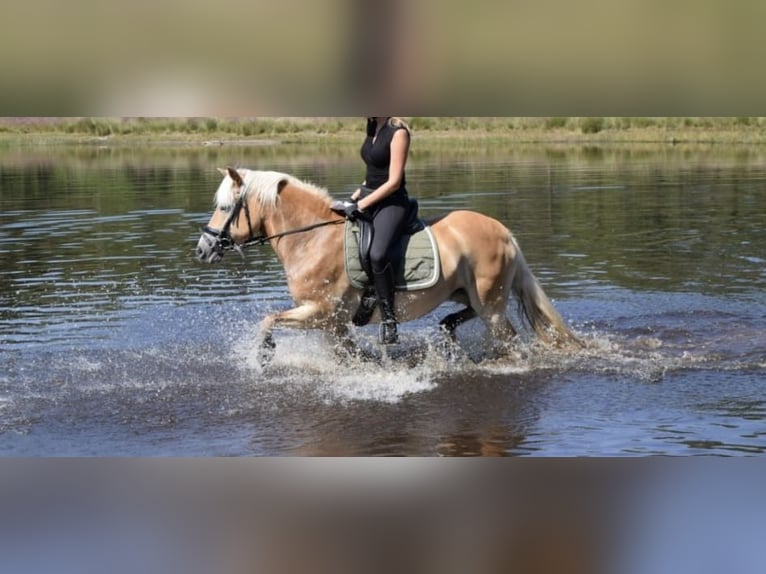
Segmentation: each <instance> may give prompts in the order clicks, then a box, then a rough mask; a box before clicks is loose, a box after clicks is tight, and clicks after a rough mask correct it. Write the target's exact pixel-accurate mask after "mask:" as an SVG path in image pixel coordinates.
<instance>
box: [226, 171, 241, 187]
mask: <svg viewBox="0 0 766 574" xmlns="http://www.w3.org/2000/svg"><path fill="white" fill-rule="evenodd" d="M226 171H227V172H228V174H229V177H230V178H231V179H232V180H234V183H236V184H237V187H242V186H243V185H244V184H245V182H244V181H242V176H241V175H239V172H238V171H237V170H236V169H234V168H233V167H227V168H226Z"/></svg>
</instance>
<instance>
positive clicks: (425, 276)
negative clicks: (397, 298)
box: [343, 221, 441, 291]
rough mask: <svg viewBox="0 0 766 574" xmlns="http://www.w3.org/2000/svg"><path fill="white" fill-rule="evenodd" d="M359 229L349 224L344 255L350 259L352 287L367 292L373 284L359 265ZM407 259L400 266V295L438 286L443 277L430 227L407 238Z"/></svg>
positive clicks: (398, 286) (348, 264) (345, 237)
mask: <svg viewBox="0 0 766 574" xmlns="http://www.w3.org/2000/svg"><path fill="white" fill-rule="evenodd" d="M358 237H359V226H358V225H357V224H356V223H355V222H352V221H347V222H346V230H345V235H344V241H343V251H344V254H345V259H346V274H347V275H348V278H349V281H351V285H352V286H354V287H356V288H357V289H363V288H364V287H366V286H367V285H368V284H369V283H370V279H369V277H367V273H365V272H364V269H363V268H362V263H361V261H359V242H358ZM402 241H404V242H406V244H407V245H406V255H405V257H404V261H403V262H399V263H398V265H396V288H397V289H398V290H400V291H417V290H418V289H429V288H430V287H433V286H434V285H436V283H437V282H438V281H439V277H440V276H441V265H440V260H439V247H438V245H437V244H436V240H435V239H434V236H433V233H431V228H430V227H428V226H427V225H426V226H425V227H424V229H423V230H422V231H418V232H417V233H416V234H414V235H407V236H405V237H404V238H403V239H402Z"/></svg>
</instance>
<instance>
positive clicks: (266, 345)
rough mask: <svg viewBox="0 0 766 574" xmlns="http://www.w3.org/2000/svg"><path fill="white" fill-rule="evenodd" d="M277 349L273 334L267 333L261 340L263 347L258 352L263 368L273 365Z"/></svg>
mask: <svg viewBox="0 0 766 574" xmlns="http://www.w3.org/2000/svg"><path fill="white" fill-rule="evenodd" d="M276 348H277V344H276V343H275V342H274V337H273V336H272V334H271V333H266V334H265V335H264V336H263V339H262V340H261V346H260V349H259V350H258V362H259V363H260V365H261V367H263V368H265V367H268V366H269V365H270V364H271V361H272V359H273V358H274V353H275V352H276Z"/></svg>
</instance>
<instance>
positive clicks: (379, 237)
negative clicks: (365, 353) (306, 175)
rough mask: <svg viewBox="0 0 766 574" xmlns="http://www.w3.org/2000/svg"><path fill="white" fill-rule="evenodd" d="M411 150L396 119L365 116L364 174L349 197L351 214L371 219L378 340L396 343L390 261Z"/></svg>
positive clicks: (404, 205)
mask: <svg viewBox="0 0 766 574" xmlns="http://www.w3.org/2000/svg"><path fill="white" fill-rule="evenodd" d="M409 149H410V128H409V126H408V125H407V124H406V123H405V122H404V121H402V120H401V119H399V118H392V117H374V118H367V137H366V138H365V140H364V143H363V144H362V149H361V155H362V160H364V163H365V165H366V166H367V174H366V177H365V180H364V183H363V184H362V187H361V188H360V189H357V190H356V191H355V192H354V194H353V195H352V196H351V200H352V201H353V202H355V203H356V205H355V210H354V208H351V210H350V211H351V213H349V215H352V216H353V212H354V211H360V212H362V214H363V215H367V217H368V218H370V219H371V220H372V225H373V228H374V235H373V240H372V245H371V246H370V265H371V267H372V281H373V285H374V287H375V291H376V294H377V296H378V305H379V307H380V313H381V318H382V320H381V324H380V342H381V343H382V344H384V345H390V344H394V343H396V342H397V341H398V333H397V321H396V314H395V311H394V263H393V261H392V260H391V257H390V254H391V249H392V247H393V246H394V245H395V244H396V242H397V241H398V240H399V239H400V238H401V236H402V234H403V233H404V230H405V225H406V219H407V212H408V210H409V197H408V195H407V188H406V179H405V176H404V167H405V165H406V163H407V156H408V154H409Z"/></svg>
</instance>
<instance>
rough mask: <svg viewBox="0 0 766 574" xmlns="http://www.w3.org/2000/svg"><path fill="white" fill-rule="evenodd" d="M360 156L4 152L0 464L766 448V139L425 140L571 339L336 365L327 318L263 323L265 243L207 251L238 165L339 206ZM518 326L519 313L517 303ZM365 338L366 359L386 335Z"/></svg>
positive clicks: (413, 176) (447, 183)
mask: <svg viewBox="0 0 766 574" xmlns="http://www.w3.org/2000/svg"><path fill="white" fill-rule="evenodd" d="M356 154H357V152H356V150H355V146H350V147H342V146H341V147H333V146H317V147H309V146H290V145H283V146H276V147H257V148H248V147H235V148H227V147H224V148H215V149H212V148H201V149H198V148H194V147H187V148H171V147H162V146H160V147H158V148H156V149H150V150H142V149H137V148H130V147H113V148H109V147H101V148H95V147H77V146H64V147H51V148H19V149H4V150H2V152H0V257H1V258H2V267H0V454H3V455H21V456H25V455H53V456H59V455H62V456H68V455H78V456H79V455H85V456H90V455H108V456H176V455H191V456H213V455H233V456H239V455H244V456H249V455H420V456H439V455H445V456H453V455H487V456H488V455H535V456H570V455H615V456H623V455H624V456H636V455H648V454H670V455H691V454H713V455H735V456H736V455H752V454H761V453H763V452H764V450H766V376H765V375H766V289H764V287H766V265H765V263H766V192H765V191H764V183H765V182H766V150H764V149H762V148H760V147H743V148H728V147H716V146H710V147H699V148H688V147H670V146H667V147H664V146H637V145H636V146H615V147H610V146H606V147H599V148H588V147H572V146H561V147H557V146H547V147H546V146H527V147H524V146H511V145H506V144H499V145H498V144H497V143H492V142H490V143H488V144H487V145H486V146H483V145H482V146H476V145H473V146H465V147H464V146H460V145H447V144H437V145H432V146H426V145H425V144H421V145H420V147H415V148H414V149H413V156H412V160H411V164H410V166H409V170H408V178H409V180H410V182H411V191H412V193H413V195H416V196H417V197H418V198H419V199H420V201H421V210H422V211H423V212H424V213H425V214H435V213H440V212H443V211H446V210H449V209H456V208H468V209H475V210H478V211H482V212H484V213H487V214H490V215H492V216H494V217H496V218H498V219H500V220H501V221H503V222H504V223H505V224H507V225H508V226H509V227H511V228H512V229H513V230H514V233H515V234H516V236H517V238H518V240H519V243H520V244H521V247H522V249H523V251H524V253H525V255H526V258H527V260H528V262H529V264H530V266H531V267H532V269H533V271H534V272H535V274H536V275H537V276H538V278H539V279H540V280H541V282H542V284H543V286H544V287H545V289H546V291H547V293H548V294H549V295H550V296H551V297H552V298H553V300H554V303H555V305H556V306H557V308H558V309H559V311H560V312H561V314H562V315H563V316H564V317H565V319H566V320H567V321H568V322H569V323H570V325H572V327H573V328H574V330H575V331H576V332H577V333H578V334H579V335H580V336H581V337H582V338H583V339H584V340H585V341H586V343H587V346H586V349H584V350H583V351H581V352H578V353H574V354H573V353H563V352H559V351H552V350H549V349H543V348H540V347H538V346H537V345H535V344H534V342H532V341H530V340H529V339H528V338H525V339H524V341H522V342H520V343H519V344H518V345H517V346H516V347H515V348H514V350H513V352H512V354H511V356H510V357H508V358H505V359H502V360H500V359H493V358H492V357H490V356H487V355H486V352H485V347H484V345H483V342H484V341H483V335H484V332H483V329H482V327H481V326H480V325H479V324H476V323H469V324H467V325H465V326H463V327H461V328H460V329H459V330H458V338H459V341H460V345H461V348H462V349H463V350H464V353H463V354H460V355H458V356H456V357H453V358H449V357H447V356H445V355H444V353H443V352H441V351H440V350H439V345H438V342H439V337H438V332H437V329H436V325H437V324H438V321H439V319H441V318H442V317H443V316H444V315H446V314H447V313H449V312H451V311H454V310H456V307H454V306H452V305H451V304H448V305H445V306H444V307H442V308H441V309H439V310H438V311H437V312H436V313H435V314H433V315H429V316H427V317H425V318H423V319H421V320H419V321H417V322H413V323H410V324H406V325H403V326H402V332H403V335H402V336H403V340H404V345H403V347H404V350H403V351H402V352H401V353H399V354H397V355H396V356H393V357H385V356H384V357H381V358H380V360H379V361H377V362H370V361H361V360H359V361H346V362H343V363H341V364H339V363H338V360H337V359H336V357H335V355H334V354H333V352H332V350H331V349H330V348H329V345H328V343H327V341H326V340H325V339H324V337H323V335H322V334H321V333H316V332H289V331H279V332H277V334H276V340H277V345H278V347H277V353H276V356H275V359H274V362H273V364H272V366H271V367H269V368H268V369H266V370H263V369H262V368H261V367H260V366H259V365H258V362H257V358H256V352H255V348H254V341H255V338H256V336H257V324H258V321H259V320H260V319H261V318H262V317H263V316H265V315H266V314H267V313H268V312H269V311H271V310H274V309H280V308H286V307H288V306H289V304H290V300H289V296H288V293H287V289H286V285H285V282H284V275H283V271H282V269H281V266H280V265H279V263H278V261H276V259H275V257H274V256H273V254H272V253H271V252H270V251H268V250H265V249H261V250H257V249H254V250H251V251H250V252H248V256H247V260H246V261H245V262H241V261H239V260H238V258H236V257H229V258H228V259H226V260H225V261H224V263H223V264H222V265H220V266H217V267H208V266H204V265H201V264H199V263H197V262H195V261H194V260H193V258H192V251H193V248H194V246H195V245H196V241H197V239H198V237H199V227H200V226H201V225H204V224H205V223H206V222H207V220H208V218H209V215H210V210H211V203H212V196H213V193H214V191H215V189H216V188H217V185H218V183H219V182H220V175H219V174H218V172H217V171H216V168H217V167H220V166H225V165H227V164H234V165H242V166H247V167H252V168H256V169H269V170H271V169H274V170H280V171H286V172H288V173H291V174H294V175H296V176H298V177H301V178H304V179H307V180H309V181H312V182H314V183H317V184H320V185H323V186H326V187H328V188H329V189H330V190H333V191H335V192H337V194H338V195H342V194H343V193H345V190H348V189H349V187H350V186H352V185H353V184H354V183H355V182H357V181H358V180H359V179H360V178H361V173H360V168H359V162H358V159H357V155H356ZM509 313H510V314H511V316H512V317H513V316H514V311H513V309H509ZM355 337H356V339H357V340H358V341H359V343H360V345H361V346H362V347H363V348H365V349H367V350H368V351H369V352H370V353H377V348H376V346H375V345H374V339H375V331H374V329H373V328H364V329H359V330H357V331H356V332H355Z"/></svg>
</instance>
